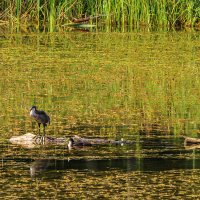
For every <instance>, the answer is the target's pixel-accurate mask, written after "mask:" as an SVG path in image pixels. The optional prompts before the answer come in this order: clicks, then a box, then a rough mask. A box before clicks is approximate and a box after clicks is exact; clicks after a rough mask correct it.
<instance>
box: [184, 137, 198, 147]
mask: <svg viewBox="0 0 200 200" xmlns="http://www.w3.org/2000/svg"><path fill="white" fill-rule="evenodd" d="M184 138H185V141H184V144H187V145H188V144H199V145H200V139H198V138H191V137H184Z"/></svg>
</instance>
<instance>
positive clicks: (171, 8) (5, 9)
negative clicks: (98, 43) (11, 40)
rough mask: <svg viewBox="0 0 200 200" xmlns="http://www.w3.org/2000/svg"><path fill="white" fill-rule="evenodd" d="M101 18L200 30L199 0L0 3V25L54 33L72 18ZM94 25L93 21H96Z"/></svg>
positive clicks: (114, 23) (7, 0)
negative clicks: (99, 16)
mask: <svg viewBox="0 0 200 200" xmlns="http://www.w3.org/2000/svg"><path fill="white" fill-rule="evenodd" d="M98 15H104V16H103V17H101V19H100V20H98V22H99V23H104V24H106V25H107V27H111V26H116V27H125V26H126V25H128V26H130V27H131V28H139V27H141V26H145V27H151V28H152V27H161V28H167V29H168V28H172V27H173V28H174V27H179V28H180V27H197V28H199V27H200V1H199V0H176V1H175V0H169V1H166V0H155V1H152V0H145V1H144V0H142V1H141V0H118V1H116V0H115V1H110V0H101V1H100V0H95V1H94V0H88V1H83V0H67V1H66V0H59V1H58V0H49V1H47V0H2V1H1V3H0V23H1V24H9V25H11V26H14V27H20V26H21V27H22V26H23V27H30V26H32V27H34V29H36V30H48V31H51V32H52V31H54V30H55V29H56V27H60V26H61V25H63V24H65V23H69V22H70V20H71V19H73V18H81V17H83V16H98ZM95 23H96V21H95Z"/></svg>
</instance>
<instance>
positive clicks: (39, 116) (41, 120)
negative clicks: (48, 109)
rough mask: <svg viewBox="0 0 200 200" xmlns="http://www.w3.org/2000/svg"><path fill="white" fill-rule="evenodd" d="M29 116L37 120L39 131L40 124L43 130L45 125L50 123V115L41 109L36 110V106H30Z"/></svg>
mask: <svg viewBox="0 0 200 200" xmlns="http://www.w3.org/2000/svg"><path fill="white" fill-rule="evenodd" d="M30 116H31V117H32V118H34V119H35V120H36V121H37V123H38V128H39V132H40V125H41V124H42V125H43V127H44V132H45V127H46V126H47V124H50V117H49V116H48V115H47V114H46V113H45V112H44V111H43V110H37V107H36V106H32V107H31V109H30Z"/></svg>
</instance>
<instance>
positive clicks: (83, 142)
mask: <svg viewBox="0 0 200 200" xmlns="http://www.w3.org/2000/svg"><path fill="white" fill-rule="evenodd" d="M9 141H10V142H11V143H12V144H17V145H21V146H23V147H26V148H33V147H35V146H38V145H50V144H55V145H66V146H67V147H68V148H69V149H71V148H73V147H80V146H94V145H108V144H111V145H124V144H131V143H133V142H132V141H124V140H123V139H122V140H109V139H100V138H82V137H79V136H77V135H75V136H74V137H70V138H55V137H51V136H46V135H44V136H41V135H35V134H32V133H26V134H24V135H21V136H13V137H11V138H10V140H9Z"/></svg>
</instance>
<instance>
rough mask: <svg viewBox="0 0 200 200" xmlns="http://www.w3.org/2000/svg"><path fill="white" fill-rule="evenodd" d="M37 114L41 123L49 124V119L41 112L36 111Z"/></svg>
mask: <svg viewBox="0 0 200 200" xmlns="http://www.w3.org/2000/svg"><path fill="white" fill-rule="evenodd" d="M37 114H38V115H39V116H40V118H41V122H42V123H43V122H45V123H49V124H50V117H49V116H48V115H47V114H46V113H45V112H44V111H43V110H38V111H37Z"/></svg>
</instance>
